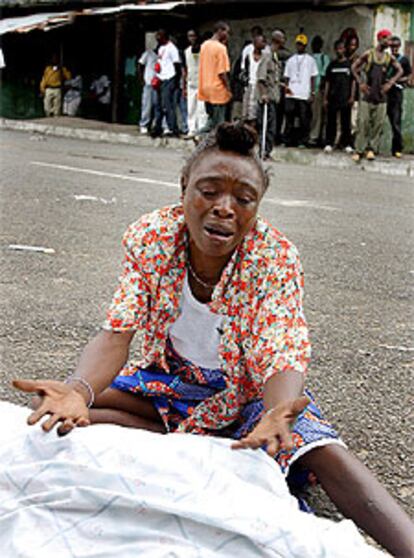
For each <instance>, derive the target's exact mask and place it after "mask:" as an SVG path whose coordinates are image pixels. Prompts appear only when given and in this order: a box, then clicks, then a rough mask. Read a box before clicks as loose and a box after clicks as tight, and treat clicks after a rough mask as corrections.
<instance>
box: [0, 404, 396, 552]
mask: <svg viewBox="0 0 414 558" xmlns="http://www.w3.org/2000/svg"><path fill="white" fill-rule="evenodd" d="M28 412H29V411H28V410H27V409H25V408H22V407H17V406H15V405H11V404H9V403H5V402H0V425H1V426H0V548H1V556H2V557H3V558H16V557H19V558H25V557H27V558H37V557H39V558H49V557H50V558H66V557H68V558H69V557H70V558H73V557H76V558H77V557H82V558H83V557H92V556H93V557H96V558H97V557H99V558H104V557H108V558H115V557H116V558H129V557H131V558H132V557H134V558H136V557H145V558H147V557H149V558H161V557H163V558H164V557H165V558H166V557H170V558H173V557H176V558H196V557H197V558H210V557H211V558H213V557H214V558H217V557H219V558H235V557H239V558H249V557H252V558H253V557H263V558H264V557H272V558H275V557H278V558H280V557H283V558H293V557H295V558H308V557H309V558H318V557H322V556H324V557H327V558H350V557H352V558H379V557H381V556H382V557H384V556H385V555H384V554H383V553H381V552H379V551H377V550H376V549H374V548H372V547H369V546H367V545H366V544H365V542H364V540H363V539H362V537H361V536H360V535H359V533H358V532H357V529H356V528H355V526H354V524H353V523H352V522H350V521H342V522H340V523H334V522H331V521H328V520H325V519H321V518H317V517H315V516H312V515H309V514H305V513H302V512H300V511H299V510H298V507H297V503H296V500H295V499H294V498H293V497H292V496H291V495H290V494H289V492H288V490H287V487H286V484H285V481H284V479H283V476H282V474H281V473H280V471H279V469H278V467H277V466H276V464H275V463H274V462H273V460H271V459H270V458H269V457H267V456H266V455H265V454H264V452H261V451H256V452H254V451H252V450H248V451H238V452H235V451H231V450H230V448H229V445H230V443H231V442H230V440H222V439H214V438H205V437H198V436H191V435H184V434H170V435H166V436H163V435H159V434H152V433H149V432H144V431H138V430H132V429H127V428H121V427H117V426H111V425H98V426H92V427H88V428H85V429H78V430H76V431H75V432H73V433H72V434H70V435H69V436H67V437H64V438H59V437H58V436H56V434H55V433H51V434H45V433H43V432H42V431H41V429H40V428H39V427H32V428H29V427H27V426H26V423H25V419H26V417H27V414H28Z"/></svg>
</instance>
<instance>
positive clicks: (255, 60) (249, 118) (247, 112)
mask: <svg viewBox="0 0 414 558" xmlns="http://www.w3.org/2000/svg"><path fill="white" fill-rule="evenodd" d="M265 47H266V39H265V38H264V36H263V35H256V36H255V38H254V39H253V49H252V50H250V51H249V53H248V54H247V56H246V60H245V63H244V72H245V73H246V76H247V86H246V88H245V90H244V94H243V113H242V117H243V119H244V120H245V121H246V122H247V123H249V124H251V125H253V126H254V125H255V124H256V117H257V91H256V82H257V68H258V67H259V63H260V61H261V59H262V57H263V50H264V48H265Z"/></svg>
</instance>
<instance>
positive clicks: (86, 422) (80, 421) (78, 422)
mask: <svg viewBox="0 0 414 558" xmlns="http://www.w3.org/2000/svg"><path fill="white" fill-rule="evenodd" d="M90 424H91V421H90V420H89V419H88V418H86V417H80V418H78V419H77V420H76V426H79V427H80V428H82V427H84V426H89V425H90Z"/></svg>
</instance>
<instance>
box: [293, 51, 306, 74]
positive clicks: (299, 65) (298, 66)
mask: <svg viewBox="0 0 414 558" xmlns="http://www.w3.org/2000/svg"><path fill="white" fill-rule="evenodd" d="M300 57H301V58H300ZM304 60H305V56H304V55H303V54H302V55H299V54H297V55H296V60H295V62H296V79H297V80H298V81H299V78H300V77H301V75H300V74H301V70H302V66H303V61H304Z"/></svg>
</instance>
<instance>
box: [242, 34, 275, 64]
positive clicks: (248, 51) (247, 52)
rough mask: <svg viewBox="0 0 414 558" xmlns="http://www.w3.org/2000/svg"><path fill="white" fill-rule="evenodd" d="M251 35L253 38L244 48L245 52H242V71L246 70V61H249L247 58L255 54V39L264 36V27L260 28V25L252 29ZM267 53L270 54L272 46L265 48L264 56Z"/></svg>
mask: <svg viewBox="0 0 414 558" xmlns="http://www.w3.org/2000/svg"><path fill="white" fill-rule="evenodd" d="M250 35H251V37H252V39H251V41H250V42H249V43H248V44H247V45H245V46H244V47H243V50H242V54H241V63H240V69H241V70H245V69H246V60H247V57H248V56H249V55H251V54H252V53H253V50H254V44H253V43H254V40H255V38H256V37H258V36H259V35H262V36H263V35H264V33H263V29H262V27H260V25H254V26H253V27H252V28H251V29H250ZM265 53H269V54H270V46H269V45H266V46H265V48H264V51H263V54H265Z"/></svg>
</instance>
